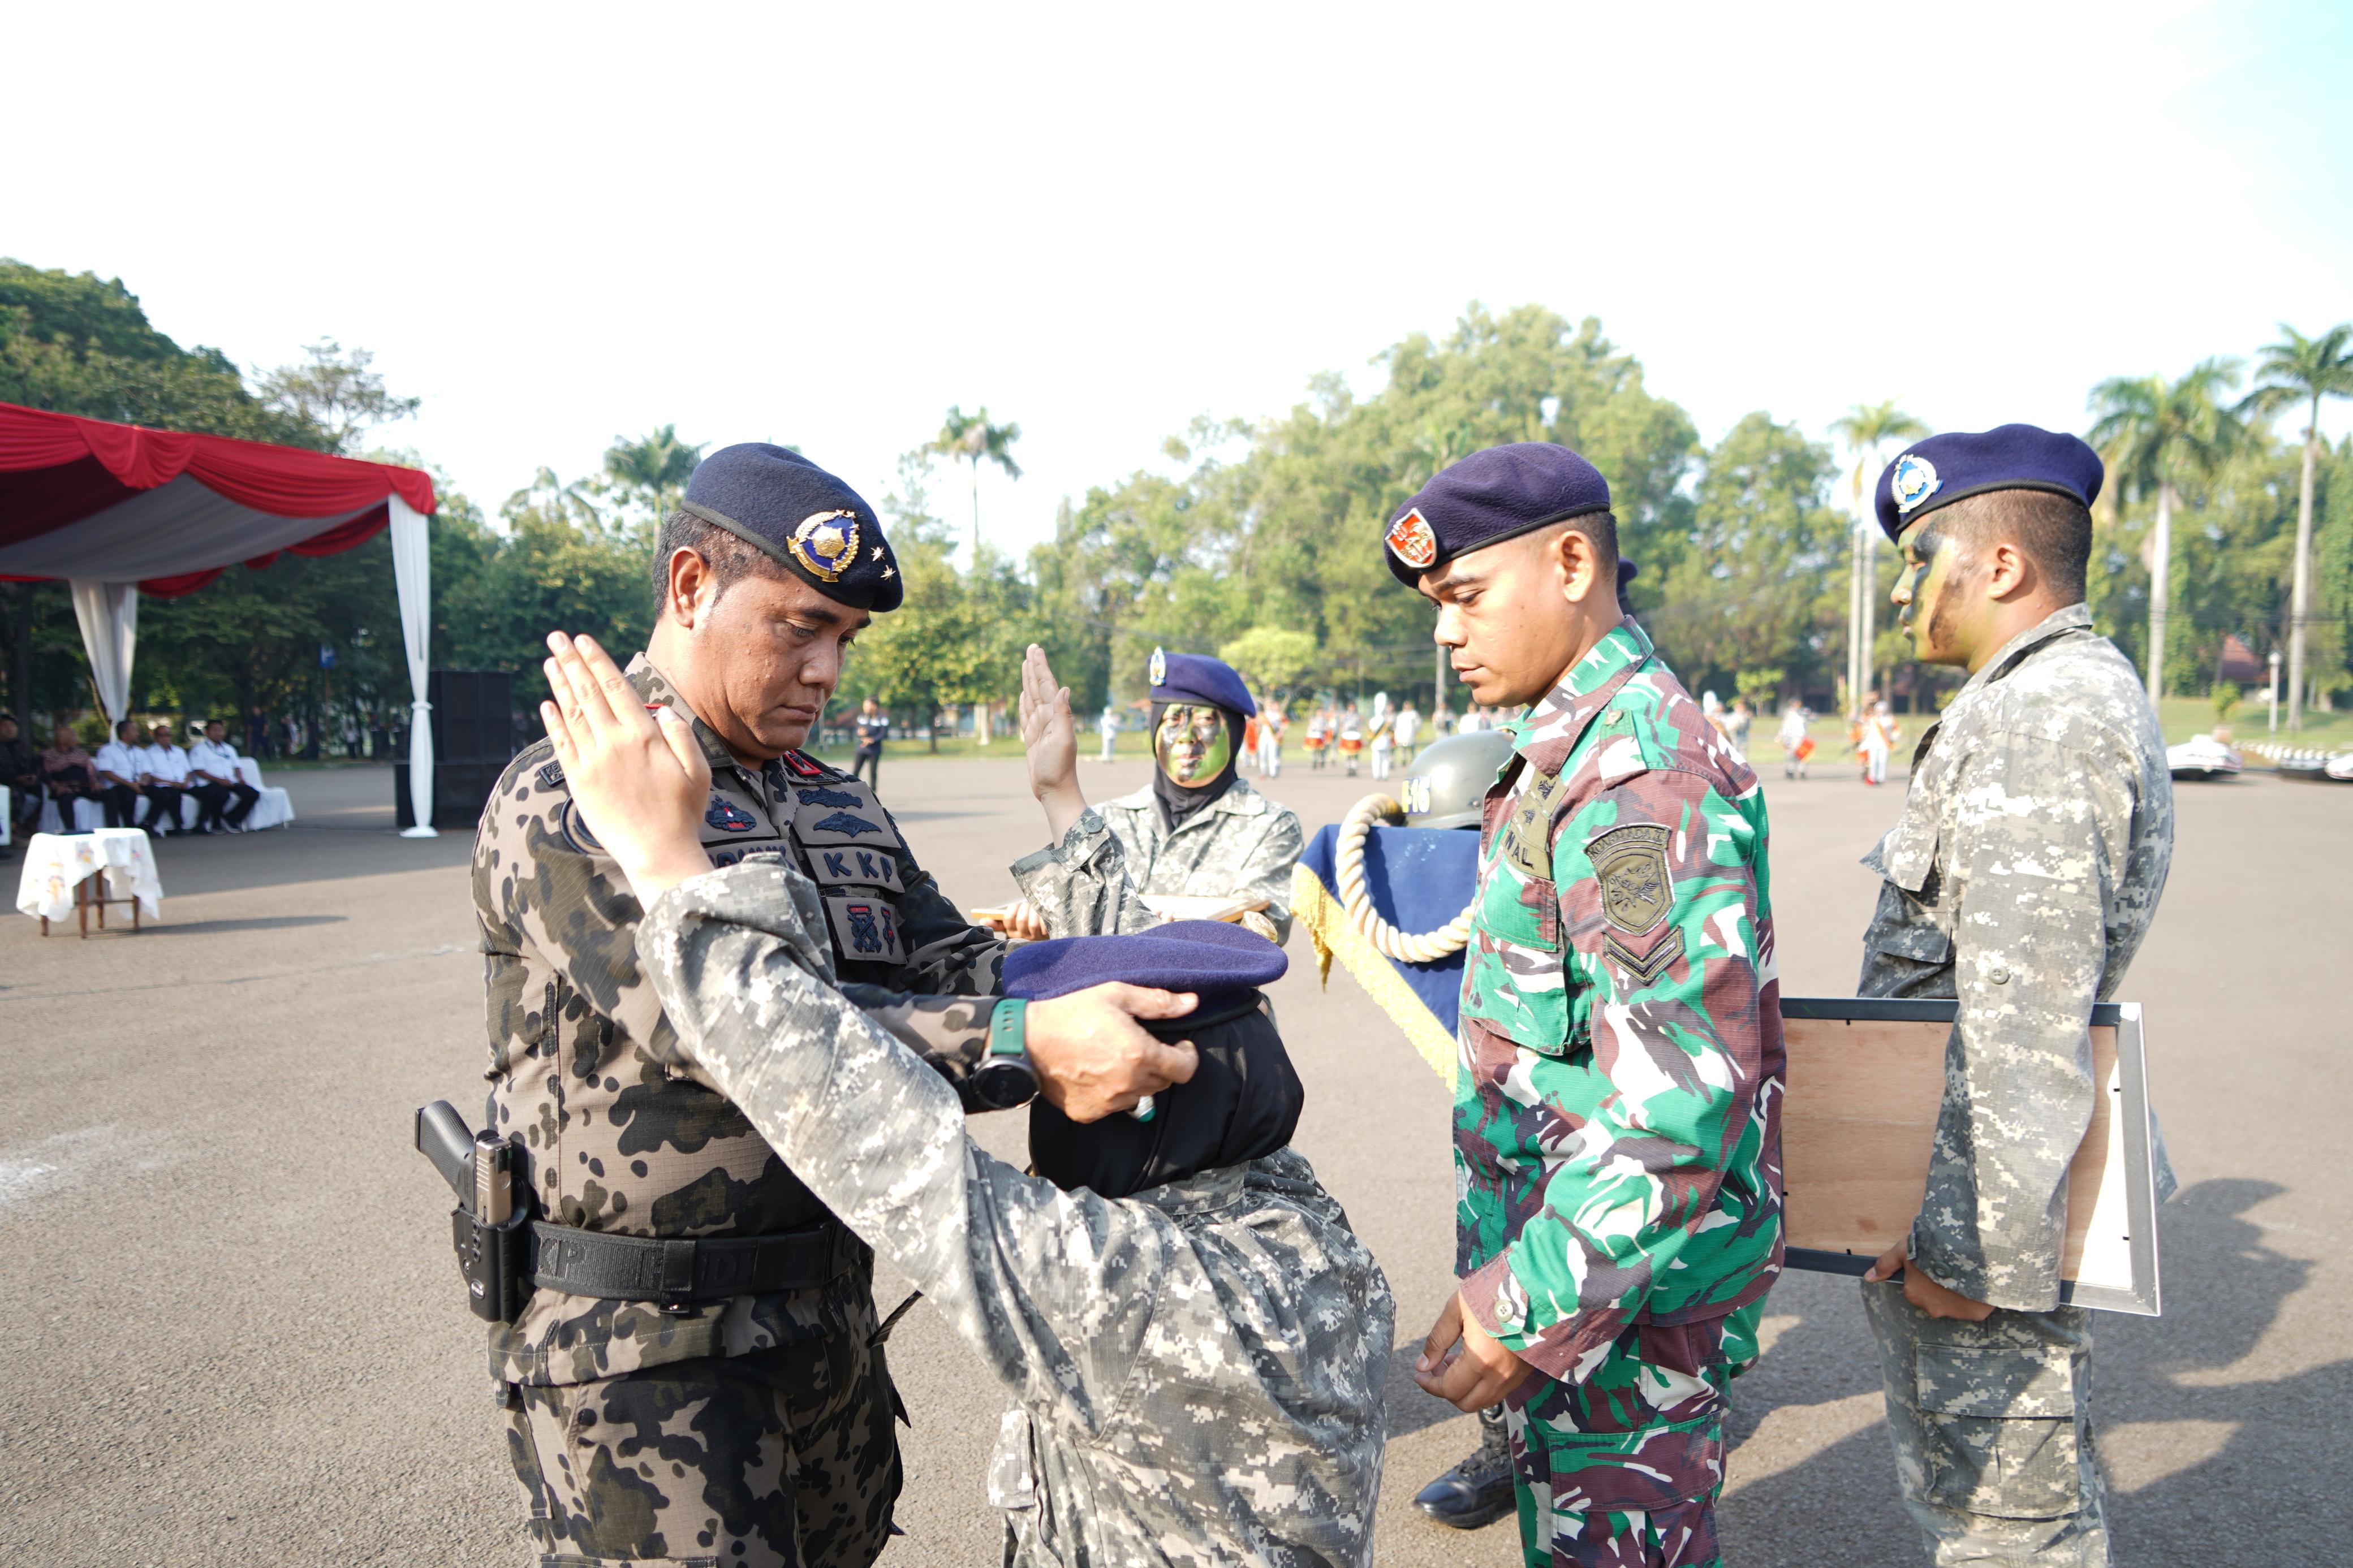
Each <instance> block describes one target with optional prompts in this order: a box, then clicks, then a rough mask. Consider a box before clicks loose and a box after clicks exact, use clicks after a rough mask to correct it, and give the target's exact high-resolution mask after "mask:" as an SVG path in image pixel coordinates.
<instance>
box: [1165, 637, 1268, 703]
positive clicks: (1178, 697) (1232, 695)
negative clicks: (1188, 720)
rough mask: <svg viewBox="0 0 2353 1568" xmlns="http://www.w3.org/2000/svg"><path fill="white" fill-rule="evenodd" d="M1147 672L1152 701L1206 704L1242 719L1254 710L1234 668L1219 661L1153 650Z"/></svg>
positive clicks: (1247, 691) (1195, 654)
mask: <svg viewBox="0 0 2353 1568" xmlns="http://www.w3.org/2000/svg"><path fill="white" fill-rule="evenodd" d="M1148 673H1149V675H1150V677H1151V680H1152V691H1151V697H1152V700H1154V701H1155V702H1207V703H1208V704H1209V705H1210V706H1211V707H1213V708H1225V709H1229V710H1232V711H1233V712H1236V713H1240V714H1241V715H1242V716H1243V717H1245V718H1247V717H1249V716H1250V714H1252V713H1255V712H1257V711H1258V702H1257V700H1256V699H1254V698H1252V697H1251V696H1250V688H1249V687H1248V686H1247V685H1245V684H1244V683H1243V681H1242V678H1241V677H1240V675H1239V674H1237V673H1236V672H1235V670H1234V667H1233V666H1232V665H1230V664H1228V663H1227V662H1226V661H1225V660H1223V659H1221V658H1209V657H1208V655H1206V654H1198V653H1166V652H1163V651H1162V650H1161V649H1159V648H1154V649H1153V650H1152V668H1151V669H1150V670H1149V671H1148Z"/></svg>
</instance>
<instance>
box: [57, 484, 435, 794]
mask: <svg viewBox="0 0 2353 1568" xmlns="http://www.w3.org/2000/svg"><path fill="white" fill-rule="evenodd" d="M385 504H386V505H387V506H389V507H390V508H391V509H392V576H393V584H394V586H395V587H396V589H397V590H398V591H399V594H400V638H401V642H402V644H403V645H404V646H405V647H406V649H407V653H408V694H409V697H410V699H411V700H410V702H409V708H408V715H409V717H408V805H409V810H410V811H411V812H412V813H414V814H415V816H416V818H417V826H414V827H410V828H406V829H404V830H402V833H401V837H404V838H432V837H438V836H437V835H436V834H435V833H434V831H433V705H432V704H431V703H429V702H427V701H426V700H425V678H426V668H427V664H428V662H429V655H430V653H431V647H430V643H431V640H432V632H433V559H432V554H431V551H430V546H429V544H428V542H427V538H426V533H425V519H424V517H423V516H422V515H421V514H420V513H418V512H417V511H415V510H411V509H410V507H409V505H408V503H407V502H406V501H405V500H401V499H400V497H399V496H398V495H395V496H393V497H392V498H391V500H388V501H387V502H386V503H385ZM75 586H76V599H75V602H76V603H77V604H79V602H80V599H79V586H80V585H79V584H76V585H75Z"/></svg>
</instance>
